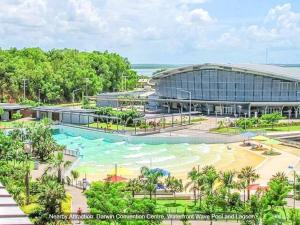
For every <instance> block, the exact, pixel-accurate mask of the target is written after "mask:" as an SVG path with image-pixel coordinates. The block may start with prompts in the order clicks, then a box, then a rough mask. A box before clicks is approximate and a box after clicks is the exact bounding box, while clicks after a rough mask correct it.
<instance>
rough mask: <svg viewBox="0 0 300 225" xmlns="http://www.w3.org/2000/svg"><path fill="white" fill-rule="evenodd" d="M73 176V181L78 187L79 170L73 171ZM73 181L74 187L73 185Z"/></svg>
mask: <svg viewBox="0 0 300 225" xmlns="http://www.w3.org/2000/svg"><path fill="white" fill-rule="evenodd" d="M71 176H72V178H73V180H75V185H77V179H78V178H79V172H78V171H77V170H71ZM73 180H72V185H73Z"/></svg>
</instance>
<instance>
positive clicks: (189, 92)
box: [178, 89, 192, 124]
mask: <svg viewBox="0 0 300 225" xmlns="http://www.w3.org/2000/svg"><path fill="white" fill-rule="evenodd" d="M178 90H180V91H182V92H186V93H188V94H189V100H190V112H189V124H191V116H192V92H191V91H186V90H182V89H178Z"/></svg>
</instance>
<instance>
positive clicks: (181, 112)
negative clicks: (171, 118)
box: [180, 112, 182, 125]
mask: <svg viewBox="0 0 300 225" xmlns="http://www.w3.org/2000/svg"><path fill="white" fill-rule="evenodd" d="M180 124H181V125H182V112H181V113H180Z"/></svg>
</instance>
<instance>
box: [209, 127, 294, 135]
mask: <svg viewBox="0 0 300 225" xmlns="http://www.w3.org/2000/svg"><path fill="white" fill-rule="evenodd" d="M211 131H213V132H217V133H221V134H239V133H243V132H245V130H244V129H240V128H233V127H229V128H225V127H222V128H217V129H213V130H211ZM246 131H253V132H286V131H300V125H291V126H274V127H273V128H272V127H264V128H249V129H247V130H246Z"/></svg>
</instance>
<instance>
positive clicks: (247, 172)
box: [238, 166, 259, 200]
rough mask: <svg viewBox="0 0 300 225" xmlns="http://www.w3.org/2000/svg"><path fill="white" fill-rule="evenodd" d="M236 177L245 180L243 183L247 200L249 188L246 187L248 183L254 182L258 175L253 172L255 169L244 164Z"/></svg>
mask: <svg viewBox="0 0 300 225" xmlns="http://www.w3.org/2000/svg"><path fill="white" fill-rule="evenodd" d="M238 178H239V179H240V180H242V181H245V185H246V188H247V200H249V199H250V189H249V188H248V187H249V185H250V184H251V183H253V182H255V181H256V180H257V179H258V178H259V175H258V174H257V173H256V172H255V170H254V169H253V168H252V167H251V166H246V167H244V168H242V170H241V171H240V172H239V174H238Z"/></svg>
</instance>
